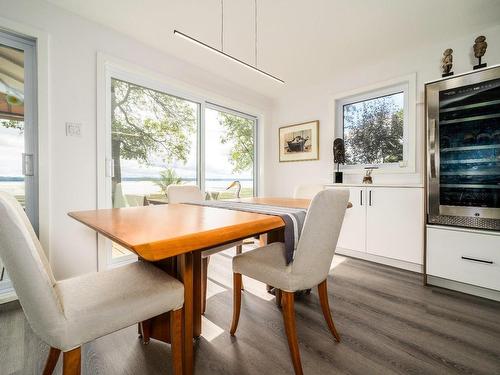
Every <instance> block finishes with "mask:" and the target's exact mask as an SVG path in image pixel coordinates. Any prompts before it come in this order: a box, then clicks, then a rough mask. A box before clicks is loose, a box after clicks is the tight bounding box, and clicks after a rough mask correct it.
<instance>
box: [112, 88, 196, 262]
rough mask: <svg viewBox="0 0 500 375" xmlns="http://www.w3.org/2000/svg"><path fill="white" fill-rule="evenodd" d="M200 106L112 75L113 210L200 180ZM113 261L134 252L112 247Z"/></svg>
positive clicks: (161, 199)
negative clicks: (169, 186) (198, 156)
mask: <svg viewBox="0 0 500 375" xmlns="http://www.w3.org/2000/svg"><path fill="white" fill-rule="evenodd" d="M199 113H200V104H199V103H195V102H193V101H189V100H186V99H182V98H179V97H176V96H173V95H169V94H167V93H165V92H162V91H158V90H154V89H151V88H147V87H144V86H141V85H137V84H134V83H131V82H127V81H124V80H119V79H115V78H112V79H111V156H112V165H111V169H112V171H111V176H110V177H111V194H112V196H111V201H112V206H113V207H114V208H120V207H133V206H144V205H149V204H164V203H167V202H168V198H167V192H166V189H167V187H168V185H170V184H176V183H184V184H195V185H196V184H198V183H199V182H198V177H197V176H198V163H197V143H198V142H197V137H198V124H199ZM111 255H112V259H111V260H112V261H122V260H124V259H128V258H130V253H129V252H128V251H127V250H126V249H124V248H122V247H121V246H119V245H117V244H113V245H112V254H111Z"/></svg>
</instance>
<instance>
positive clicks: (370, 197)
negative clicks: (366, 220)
mask: <svg viewBox="0 0 500 375" xmlns="http://www.w3.org/2000/svg"><path fill="white" fill-rule="evenodd" d="M371 205H372V191H371V190H370V191H369V192H368V206H371Z"/></svg>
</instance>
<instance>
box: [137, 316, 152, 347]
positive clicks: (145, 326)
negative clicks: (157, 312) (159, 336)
mask: <svg viewBox="0 0 500 375" xmlns="http://www.w3.org/2000/svg"><path fill="white" fill-rule="evenodd" d="M139 324H140V326H141V337H142V343H143V344H144V345H148V344H149V340H150V339H151V320H145V321H143V322H141V323H139Z"/></svg>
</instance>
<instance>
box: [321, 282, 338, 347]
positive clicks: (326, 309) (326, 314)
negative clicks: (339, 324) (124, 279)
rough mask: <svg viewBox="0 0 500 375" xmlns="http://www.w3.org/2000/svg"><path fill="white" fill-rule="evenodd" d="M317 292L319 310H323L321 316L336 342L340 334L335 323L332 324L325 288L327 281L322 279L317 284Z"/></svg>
mask: <svg viewBox="0 0 500 375" xmlns="http://www.w3.org/2000/svg"><path fill="white" fill-rule="evenodd" d="M318 294H319V302H320V303H321V310H323V316H324V317H325V321H326V324H327V325H328V328H329V329H330V332H331V333H332V335H333V337H335V340H337V342H340V335H339V333H338V332H337V329H336V328H335V324H333V319H332V314H331V311H330V304H329V303H328V290H327V281H326V280H325V281H323V282H322V283H321V284H319V285H318Z"/></svg>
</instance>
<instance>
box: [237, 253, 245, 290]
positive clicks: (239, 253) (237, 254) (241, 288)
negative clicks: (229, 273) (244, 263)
mask: <svg viewBox="0 0 500 375" xmlns="http://www.w3.org/2000/svg"><path fill="white" fill-rule="evenodd" d="M240 254H243V245H236V255H240ZM241 290H244V288H243V279H242V280H241Z"/></svg>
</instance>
